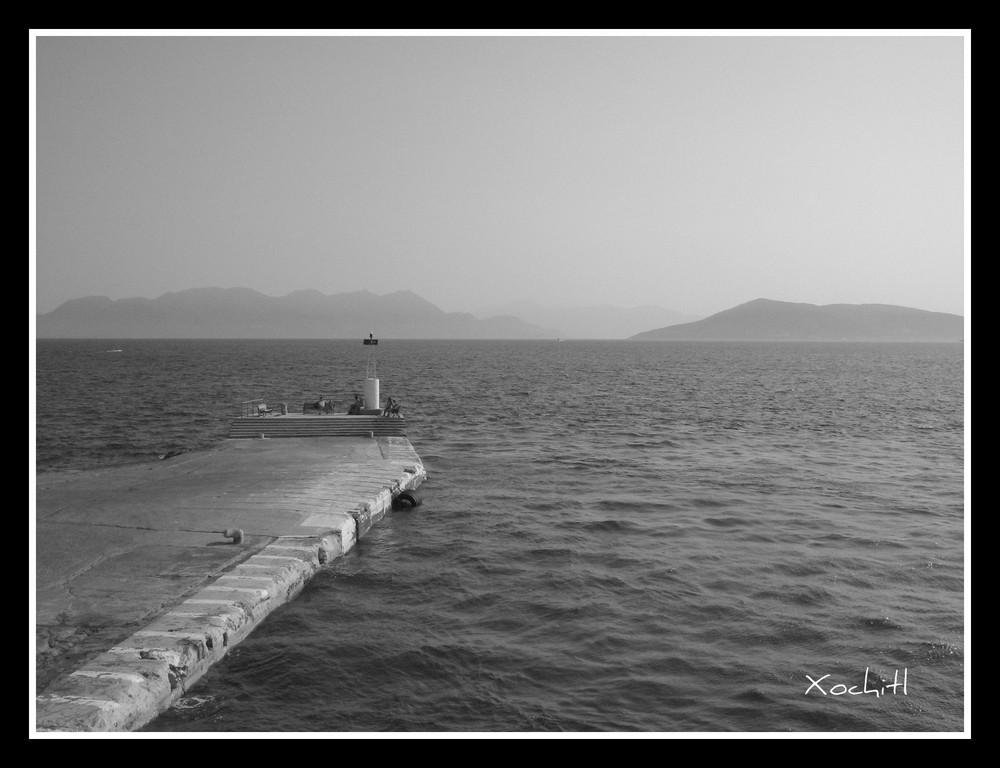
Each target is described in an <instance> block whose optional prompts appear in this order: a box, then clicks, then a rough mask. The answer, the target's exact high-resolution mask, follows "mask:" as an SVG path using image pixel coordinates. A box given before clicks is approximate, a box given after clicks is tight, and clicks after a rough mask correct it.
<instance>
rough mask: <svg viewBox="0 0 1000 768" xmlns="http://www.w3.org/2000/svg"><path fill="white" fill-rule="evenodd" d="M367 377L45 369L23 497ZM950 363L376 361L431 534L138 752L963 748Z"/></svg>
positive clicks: (197, 351) (206, 357)
mask: <svg viewBox="0 0 1000 768" xmlns="http://www.w3.org/2000/svg"><path fill="white" fill-rule="evenodd" d="M111 349H120V350H121V351H120V352H112V351H109V350H111ZM367 352H368V350H367V349H365V348H363V347H362V346H361V345H360V343H357V342H346V341H333V342H327V341H297V342H278V341H120V342H118V341H112V342H109V341H72V342H70V341H40V342H39V343H38V352H37V430H36V441H37V442H36V460H37V468H38V471H39V472H46V471H63V470H67V469H69V470H81V471H85V470H86V469H88V468H90V467H94V466H97V465H106V464H116V463H124V462H133V461H155V460H157V459H158V458H159V457H161V456H164V455H167V454H169V453H172V452H175V451H189V450H197V449H199V448H202V447H205V446H208V445H212V444H214V443H215V442H217V441H219V440H223V439H225V438H226V434H227V431H228V422H229V419H230V418H231V417H232V416H234V415H236V414H237V413H238V404H239V402H240V401H241V400H249V399H251V398H256V397H260V398H263V399H265V400H267V401H268V402H269V403H271V402H282V401H287V402H290V403H296V402H301V401H304V400H309V399H316V398H318V397H320V396H326V397H331V398H333V399H334V400H335V401H337V402H338V403H339V404H341V405H343V404H345V403H346V402H348V401H349V400H350V399H351V398H352V395H353V393H354V392H356V391H358V390H359V387H360V383H361V380H362V378H363V374H364V368H365V362H366V355H367ZM962 355H963V350H962V347H961V345H948V344H940V345H935V344H928V345H922V344H900V345H892V344H693V343H692V344H685V343H652V342H647V343H639V342H606V341H602V342H493V341H489V342H473V341H466V342H455V341H448V342H446V341H441V342H431V341H394V340H383V341H382V343H381V345H380V346H379V347H378V351H377V361H378V373H379V376H380V378H381V392H382V396H383V398H384V397H386V396H392V397H394V398H395V399H397V400H399V401H400V402H401V403H402V409H403V412H404V414H405V416H406V417H407V428H408V437H409V439H410V442H411V443H412V444H413V446H414V447H415V448H416V450H417V452H418V453H419V454H420V455H421V457H422V459H423V461H424V463H425V466H426V468H427V472H428V480H427V482H426V483H425V485H424V486H423V487H422V488H421V494H422V496H423V498H424V504H423V505H422V506H421V507H419V508H417V509H416V510H414V511H411V512H396V513H393V514H391V515H389V516H387V517H386V518H385V519H384V520H383V521H382V522H381V523H380V524H379V525H378V526H376V527H375V528H374V529H372V531H371V532H370V533H369V535H368V536H367V537H366V538H365V539H363V540H362V541H361V542H360V543H359V545H358V546H357V547H356V548H355V549H354V550H353V551H351V552H350V553H348V554H347V555H346V556H344V557H343V558H341V559H339V560H337V561H335V562H334V563H333V564H331V565H330V566H329V567H328V568H327V569H326V570H325V571H323V572H321V573H320V574H319V576H317V578H315V579H314V580H313V581H312V582H311V583H310V584H309V585H307V587H306V589H305V591H304V592H303V594H302V595H301V597H300V598H299V599H298V600H296V601H294V602H293V603H291V604H289V605H286V606H284V607H283V608H281V609H279V610H278V611H276V612H275V613H274V614H272V616H271V617H269V618H268V620H267V621H266V622H265V623H264V624H263V625H262V626H261V627H260V628H259V629H258V630H257V631H256V632H255V633H254V634H253V635H252V636H251V637H250V639H248V640H247V641H246V642H245V643H243V644H242V645H241V646H239V647H237V648H235V649H234V650H233V651H232V652H231V653H230V654H229V656H228V657H227V658H226V659H225V660H224V661H223V662H221V663H220V664H218V665H217V666H216V667H215V668H213V670H211V671H210V672H209V674H208V675H206V677H205V678H203V679H202V681H200V682H199V683H198V684H197V685H196V686H195V687H194V688H193V690H192V691H191V692H190V694H191V695H190V696H188V697H186V698H185V699H182V701H181V703H180V706H178V707H175V708H174V709H173V710H172V711H171V712H169V713H167V714H165V715H163V716H161V717H160V718H158V719H157V720H156V721H155V722H154V723H153V724H151V725H150V726H148V727H147V729H146V730H149V731H178V732H196V731H267V732H300V731H301V732H306V731H318V732H417V731H426V732H437V733H443V732H462V733H470V732H785V731H805V732H828V731H845V732H860V731H961V730H962V729H963V717H964V710H963V697H964V685H963V676H964V651H963V649H964V643H965V636H964V622H963V593H964V580H963V556H964V555H963V523H964V520H963V516H964V495H963V444H964V435H963V402H962V398H963V358H962ZM110 414H114V416H115V418H113V419H110V418H107V417H108V415H110ZM866 669H867V670H868V675H867V677H866ZM825 675H828V677H825V678H824V676H825ZM820 678H823V679H822V680H820ZM811 680H820V681H819V683H818V685H817V686H814V687H812V688H811V689H810V685H811ZM904 681H905V683H906V685H905V688H904V686H903V684H902V683H903V682H904ZM894 682H898V683H899V685H897V686H895V688H893V687H892V684H893V683H894ZM837 686H841V687H842V690H841V688H840V687H837ZM823 692H825V695H824V693H823ZM836 694H841V695H836Z"/></svg>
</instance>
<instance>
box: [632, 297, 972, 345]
mask: <svg viewBox="0 0 1000 768" xmlns="http://www.w3.org/2000/svg"><path fill="white" fill-rule="evenodd" d="M964 334H965V321H964V318H963V317H962V316H961V315H952V314H948V313H945V312H927V311H925V310H922V309H909V308H907V307H897V306H893V305H890V304H827V305H825V306H817V305H816V304H796V303H792V302H787V301H772V300H771V299H757V300H755V301H749V302H747V303H746V304H740V305H739V306H737V307H733V308H732V309H727V310H725V311H724V312H719V313H718V314H715V315H712V316H711V317H706V318H705V319H704V320H698V321H696V322H693V323H682V324H680V325H670V326H668V327H665V328H657V329H656V330H652V331H646V332H644V333H637V334H635V335H634V336H632V337H631V338H632V339H636V340H655V341H961V340H962V338H963V336H964Z"/></svg>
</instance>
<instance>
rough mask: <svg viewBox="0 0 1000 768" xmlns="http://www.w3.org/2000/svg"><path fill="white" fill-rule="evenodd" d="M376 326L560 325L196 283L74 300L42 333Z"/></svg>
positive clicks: (523, 328) (510, 335)
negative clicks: (153, 292) (149, 293)
mask: <svg viewBox="0 0 1000 768" xmlns="http://www.w3.org/2000/svg"><path fill="white" fill-rule="evenodd" d="M369 331H374V332H375V333H376V335H378V336H382V337H386V338H389V337H395V338H402V339H540V338H554V337H556V336H557V335H558V334H557V333H556V332H555V331H552V330H548V329H544V328H541V327H539V326H537V325H532V324H530V323H525V322H524V321H522V320H519V319H518V318H516V317H510V316H498V317H491V318H487V319H485V320H480V319H478V318H476V317H474V316H473V315H470V314H467V313H463V312H444V311H442V310H441V309H439V308H437V307H436V306H434V305H433V304H431V303H430V302H429V301H426V300H425V299H422V298H421V297H420V296H417V295H416V294H415V293H413V292H412V291H398V292H396V293H390V294H387V295H385V296H378V295H376V294H374V293H371V292H370V291H355V292H351V293H338V294H334V295H329V296H328V295H325V294H323V293H320V292H319V291H315V290H304V291H295V292H293V293H290V294H288V295H287V296H283V297H272V296H265V295H264V294H262V293H258V292H257V291H254V290H250V289H248V288H193V289H191V290H187V291H180V292H177V293H166V294H164V295H162V296H160V297H159V298H156V299H146V298H131V299H120V300H118V301H112V300H111V299H109V298H107V297H105V296H90V297H87V298H84V299H73V300H72V301H67V302H66V303H65V304H62V305H60V306H59V307H57V308H56V309H55V310H53V311H52V312H48V313H46V314H43V315H38V317H37V318H36V334H37V336H38V338H95V339H136V338H160V339H188V338H191V339H206V338H219V339H229V338H241V339H250V338H258V339H308V338H331V339H337V338H355V337H358V338H362V337H364V336H367V335H368V333H369Z"/></svg>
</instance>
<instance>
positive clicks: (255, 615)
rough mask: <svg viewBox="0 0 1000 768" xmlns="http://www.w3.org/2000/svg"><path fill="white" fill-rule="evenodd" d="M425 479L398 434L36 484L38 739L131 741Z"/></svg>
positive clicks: (176, 460) (246, 450)
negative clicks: (58, 734) (74, 736)
mask: <svg viewBox="0 0 1000 768" xmlns="http://www.w3.org/2000/svg"><path fill="white" fill-rule="evenodd" d="M425 478H426V473H425V471H424V467H423V464H422V463H421V461H420V458H419V456H418V455H417V453H416V451H414V449H413V447H412V446H411V445H410V443H409V441H408V440H407V439H406V438H405V437H398V436H378V435H375V436H372V437H370V436H365V437H343V436H312V437H282V438H280V439H270V438H267V437H265V438H258V439H231V440H226V441H224V442H222V443H220V444H219V445H218V446H217V447H214V448H212V449H209V450H206V451H198V452H195V453H189V454H181V455H179V456H175V457H172V458H168V459H164V460H162V461H159V462H156V463H152V464H140V465H129V466H124V467H111V468H106V469H95V470H88V471H84V472H67V473H52V474H42V475H39V476H37V478H36V514H35V519H36V531H35V532H36V552H35V558H36V562H35V577H36V583H35V637H36V655H35V677H36V679H35V730H36V731H39V732H44V731H74V732H79V731H130V730H136V729H138V728H140V727H142V726H143V725H145V724H146V723H148V722H149V721H150V720H152V719H153V718H155V717H156V716H157V715H158V714H159V713H161V712H163V711H165V710H166V709H168V708H169V707H170V706H171V704H173V702H174V701H176V700H177V699H178V698H180V697H181V696H183V695H184V694H185V692H186V691H188V690H189V689H190V687H191V686H192V685H193V684H194V683H195V682H196V681H197V680H198V679H199V678H200V677H201V676H202V675H203V674H204V673H205V671H206V670H207V669H208V668H209V667H210V666H211V665H212V664H214V663H215V662H217V661H218V660H219V659H221V658H223V657H224V656H225V654H226V653H227V652H228V651H229V650H230V649H231V648H233V647H234V646H235V645H237V644H238V643H239V642H240V641H241V640H243V639H244V638H245V637H246V636H247V635H249V634H250V632H252V631H253V629H254V628H255V627H256V626H257V625H258V624H260V622H261V621H262V620H263V619H264V618H265V617H266V616H267V615H268V614H270V612H271V611H273V610H274V609H275V608H277V607H278V606H280V605H282V604H284V603H285V602H287V601H289V600H291V599H293V598H294V597H295V596H297V595H298V594H299V592H300V591H301V590H302V588H303V586H304V585H305V584H306V582H307V581H308V580H309V579H310V578H311V577H312V576H313V574H315V573H316V571H317V570H318V569H319V568H321V567H322V566H323V565H324V564H326V563H329V562H330V561H332V560H334V559H335V558H336V557H338V556H340V555H342V554H343V553H345V552H347V551H349V550H350V549H351V548H352V547H353V546H354V545H355V543H356V542H357V541H358V539H360V538H361V537H362V536H364V535H365V533H367V532H368V530H369V529H370V528H371V526H372V525H373V524H374V523H376V522H377V521H378V520H379V519H380V518H381V517H382V516H383V515H384V514H385V513H386V512H387V511H388V510H390V509H391V508H392V503H393V499H394V498H395V497H396V496H397V495H398V494H400V493H401V492H403V491H405V490H411V489H415V488H416V487H418V486H419V485H420V484H421V483H422V482H423V481H424V479H425Z"/></svg>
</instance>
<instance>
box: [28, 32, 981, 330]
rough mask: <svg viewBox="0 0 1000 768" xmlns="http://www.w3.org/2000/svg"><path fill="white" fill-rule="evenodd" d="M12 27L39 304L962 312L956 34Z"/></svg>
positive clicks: (960, 78) (960, 46)
mask: <svg viewBox="0 0 1000 768" xmlns="http://www.w3.org/2000/svg"><path fill="white" fill-rule="evenodd" d="M35 34H36V35H37V36H36V37H35V45H36V47H35V61H34V67H33V73H34V75H35V98H36V105H35V118H36V133H35V145H34V149H35V152H34V159H35V163H36V167H35V180H36V190H35V191H36V198H35V203H36V205H35V208H34V211H35V215H36V228H35V234H36V242H35V247H34V249H33V250H34V253H33V254H32V258H33V264H34V267H35V272H34V275H35V286H34V287H35V291H36V300H37V305H36V309H37V311H38V312H48V311H50V310H52V309H54V308H55V307H56V306H58V305H59V304H61V303H62V302H64V301H66V300H68V299H72V298H78V297H82V296H88V295H104V296H110V297H111V298H115V299H119V298H126V297H131V296H145V297H148V298H155V297H157V296H159V295H161V294H163V293H166V292H168V291H179V290H184V289H187V288H196V287H209V286H217V287H234V286H240V287H248V288H253V289H255V290H258V291H260V292H262V293H265V294H268V295H271V296H283V295H285V294H287V293H289V292H291V291H294V290H298V289H305V288H314V289H317V290H319V291H322V292H323V293H339V292H343V291H354V290H362V289H368V290H371V291H374V292H375V293H378V294H385V293H389V292H392V291H396V290H402V289H410V290H413V291H414V292H416V293H417V294H419V295H420V296H422V297H424V298H425V299H427V300H429V301H431V302H433V303H434V304H436V305H437V306H439V307H440V308H441V309H444V310H446V311H457V310H462V311H475V310H477V309H479V308H482V307H487V306H490V305H496V304H499V303H502V302H505V301H509V300H515V299H531V300H535V301H539V302H542V303H546V304H552V305H561V306H573V305H587V304H616V305H620V306H627V307H632V306H638V305H641V304H656V305H659V306H662V307H666V308H668V309H675V310H678V311H681V312H685V313H691V314H699V315H707V314H711V313H714V312H718V311H721V310H723V309H728V308H729V307H732V306H734V305H736V304H740V303H742V302H744V301H750V300H752V299H756V298H770V299H777V300H782V301H802V302H809V303H814V304H830V303H868V302H874V303H885V304H899V305H903V306H909V307H916V308H919V309H928V310H934V311H942V312H953V313H956V314H964V313H965V309H964V307H963V301H964V297H965V281H964V270H965V267H966V264H967V257H966V251H965V248H964V246H963V234H964V229H963V224H964V214H965V211H964V200H963V192H964V189H965V183H964V175H963V172H964V169H965V155H964V146H963V142H964V139H965V124H964V119H963V103H964V97H965V92H966V84H965V73H964V71H963V69H964V65H965V51H964V46H965V45H966V39H965V38H964V37H963V36H962V34H961V32H958V33H955V34H950V35H949V34H944V35H932V36H910V35H894V34H892V33H887V34H885V35H877V36H871V35H853V34H848V35H830V36H813V35H809V34H800V35H792V36H767V35H766V34H764V35H762V36H745V35H736V36H728V35H722V34H713V33H712V32H708V33H707V34H706V35H704V36H672V35H669V34H662V35H660V34H657V35H641V36H633V35H627V34H614V35H610V36H603V35H602V36H592V35H573V34H567V35H544V36H543V35H529V36H502V35H482V34H477V33H470V34H468V35H461V36H451V35H449V36H437V35H427V36H413V35H404V36H335V35H334V36H290V35H284V34H282V35H276V36H270V37H268V36H264V37H259V36H258V37H248V36H226V35H222V36H199V35H198V34H197V33H193V35H191V36H187V35H186V36H164V35H161V34H160V33H156V32H154V33H152V34H151V36H141V35H138V34H132V35H128V36H95V35H90V34H88V33H86V32H82V33H80V32H74V31H72V30H70V31H59V32H58V33H48V32H45V31H41V32H37V33H35ZM376 34H377V33H376Z"/></svg>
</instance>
